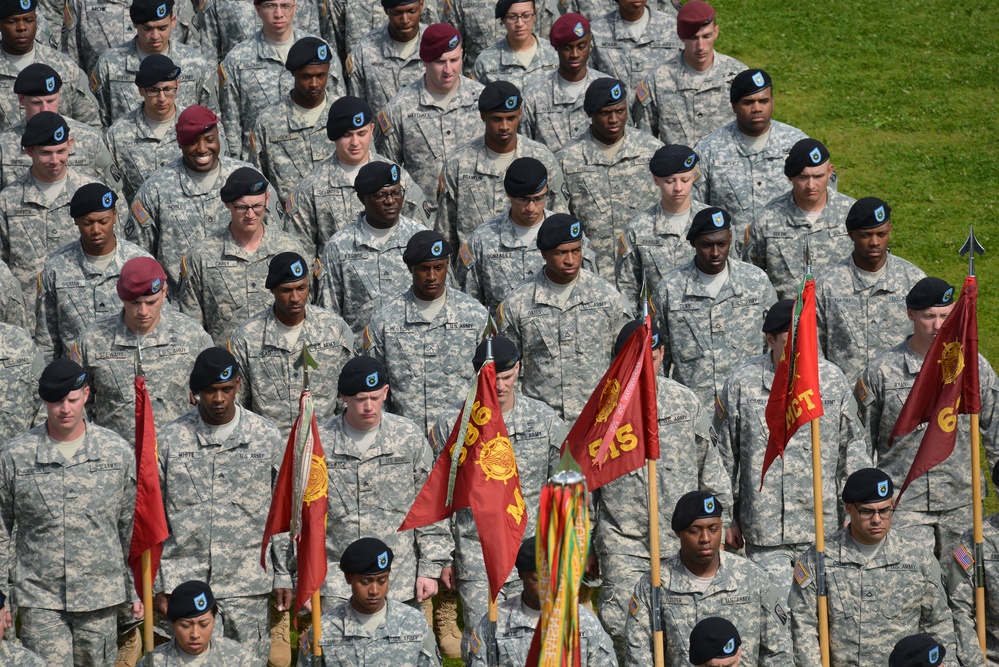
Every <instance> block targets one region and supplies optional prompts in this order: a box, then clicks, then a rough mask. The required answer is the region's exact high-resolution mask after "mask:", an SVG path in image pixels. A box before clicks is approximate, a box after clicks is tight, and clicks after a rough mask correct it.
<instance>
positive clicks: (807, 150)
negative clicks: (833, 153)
mask: <svg viewBox="0 0 999 667" xmlns="http://www.w3.org/2000/svg"><path fill="white" fill-rule="evenodd" d="M828 159H829V151H828V150H826V147H825V146H824V145H823V143H822V142H821V141H819V140H818V139H801V140H800V141H798V142H797V143H796V144H795V145H794V146H791V150H790V151H788V153H787V158H786V159H785V160H784V175H785V176H787V177H788V178H794V177H795V176H797V175H798V174H800V173H801V172H802V171H804V170H805V169H806V168H807V167H818V166H819V165H820V164H822V163H824V162H826V161H827V160H828Z"/></svg>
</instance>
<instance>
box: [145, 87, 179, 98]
mask: <svg viewBox="0 0 999 667" xmlns="http://www.w3.org/2000/svg"><path fill="white" fill-rule="evenodd" d="M143 91H144V94H145V96H146V97H148V98H150V99H153V98H156V97H159V96H160V94H161V93H162V94H163V96H164V97H168V98H170V97H177V88H176V87H174V88H144V89H143Z"/></svg>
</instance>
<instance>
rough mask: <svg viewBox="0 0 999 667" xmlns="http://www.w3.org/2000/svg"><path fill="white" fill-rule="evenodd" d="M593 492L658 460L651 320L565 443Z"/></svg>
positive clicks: (631, 339) (601, 385) (634, 338)
mask: <svg viewBox="0 0 999 667" xmlns="http://www.w3.org/2000/svg"><path fill="white" fill-rule="evenodd" d="M566 447H568V448H569V452H570V453H571V454H572V458H574V459H576V463H578V464H579V467H580V468H581V469H582V471H583V475H584V476H586V486H587V488H588V489H589V490H590V491H591V492H592V491H594V490H596V489H599V488H600V487H601V486H603V485H604V484H607V483H608V482H613V481H614V480H615V479H617V478H618V477H621V476H623V475H627V474H628V473H629V472H631V471H632V470H637V469H638V468H641V467H642V466H643V465H644V464H645V461H646V459H658V458H659V417H658V414H657V411H656V376H655V368H654V366H653V364H652V318H651V316H646V318H645V324H644V325H643V326H640V327H638V328H637V329H635V331H634V333H632V334H631V336H629V337H628V340H627V342H625V344H624V346H623V347H622V348H621V351H620V352H619V353H618V355H617V356H616V357H615V358H614V361H613V362H611V365H610V368H608V369H607V372H606V373H604V376H603V378H601V380H600V382H599V383H598V384H597V387H596V389H594V390H593V393H592V394H591V395H590V399H589V400H588V401H587V402H586V405H585V406H584V407H583V411H582V412H581V413H580V415H579V417H578V418H577V419H576V423H575V424H573V426H572V429H570V431H569V435H567V436H566V438H565V442H563V443H562V452H563V454H564V453H565V449H566Z"/></svg>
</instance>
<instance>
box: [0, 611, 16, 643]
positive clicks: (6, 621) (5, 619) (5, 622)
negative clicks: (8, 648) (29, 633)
mask: <svg viewBox="0 0 999 667" xmlns="http://www.w3.org/2000/svg"><path fill="white" fill-rule="evenodd" d="M12 625H14V619H13V617H12V616H11V615H10V612H9V611H8V610H6V609H0V635H2V634H3V633H5V632H7V628H9V627H10V626H12ZM0 641H3V639H2V638H0Z"/></svg>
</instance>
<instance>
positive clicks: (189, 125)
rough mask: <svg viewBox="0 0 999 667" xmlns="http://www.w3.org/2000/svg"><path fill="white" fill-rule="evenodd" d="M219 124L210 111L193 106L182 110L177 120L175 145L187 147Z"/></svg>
mask: <svg viewBox="0 0 999 667" xmlns="http://www.w3.org/2000/svg"><path fill="white" fill-rule="evenodd" d="M218 124H219V117H218V116H216V115H215V114H214V113H213V112H212V110H211V109H208V108H206V107H203V106H199V105H197V104H194V105H192V106H189V107H187V108H186V109H184V111H183V112H181V114H180V118H178V119H177V143H178V144H179V145H180V146H189V145H191V144H193V143H194V141H195V139H197V138H198V137H199V136H201V135H202V134H204V133H205V132H207V131H208V130H210V129H212V128H213V127H215V126H216V125H218Z"/></svg>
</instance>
